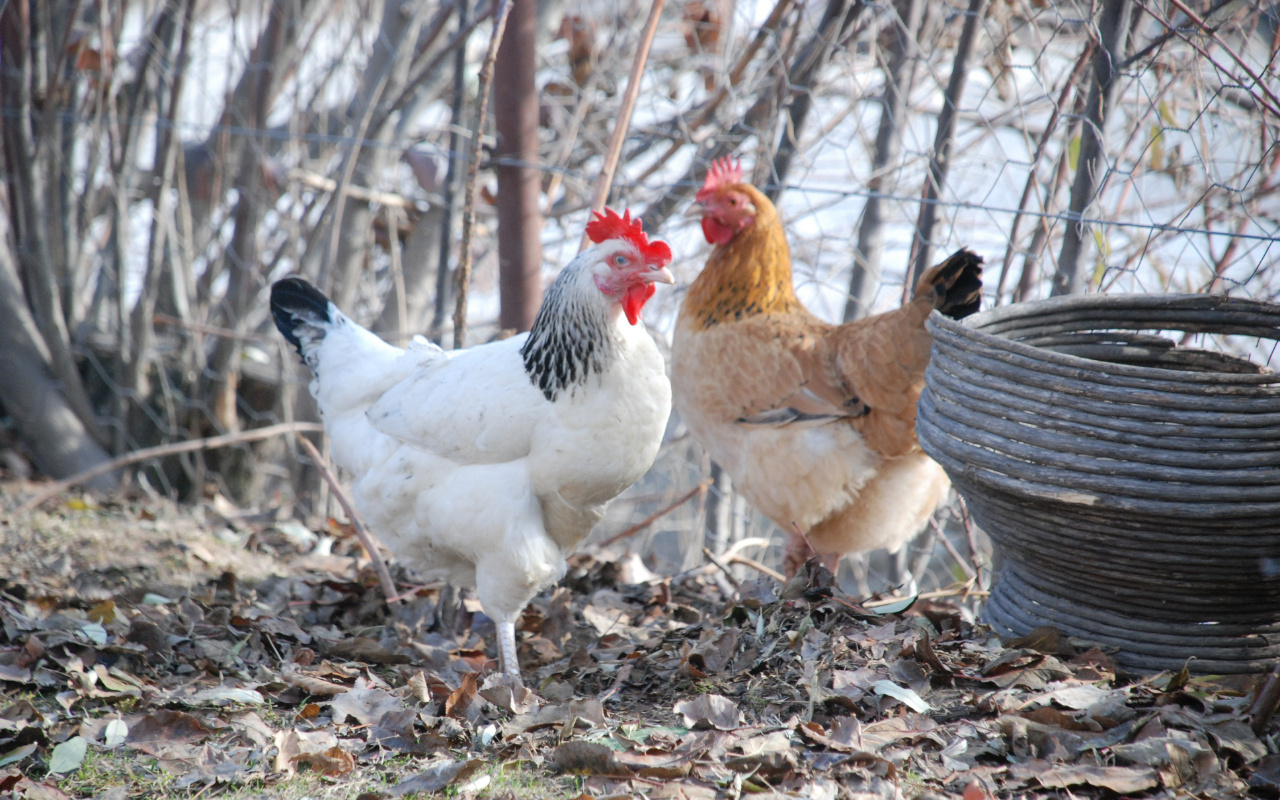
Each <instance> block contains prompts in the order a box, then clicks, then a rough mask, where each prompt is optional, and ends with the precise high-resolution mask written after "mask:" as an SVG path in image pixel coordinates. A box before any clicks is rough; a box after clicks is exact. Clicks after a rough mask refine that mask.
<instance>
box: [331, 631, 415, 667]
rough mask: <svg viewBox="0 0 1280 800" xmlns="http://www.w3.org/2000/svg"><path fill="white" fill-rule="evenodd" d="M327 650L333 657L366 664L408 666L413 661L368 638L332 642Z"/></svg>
mask: <svg viewBox="0 0 1280 800" xmlns="http://www.w3.org/2000/svg"><path fill="white" fill-rule="evenodd" d="M325 650H326V652H327V653H328V654H329V655H331V656H338V657H340V658H346V659H350V660H352V661H363V662H365V663H366V664H408V663H409V661H410V660H411V659H410V658H409V656H407V655H405V654H404V653H397V652H395V651H393V650H388V649H387V648H385V647H383V646H382V645H380V644H378V643H377V642H376V641H375V640H373V639H370V638H368V637H366V636H357V637H355V638H353V639H342V640H340V641H337V642H331V643H329V645H328V646H327V647H326V648H325Z"/></svg>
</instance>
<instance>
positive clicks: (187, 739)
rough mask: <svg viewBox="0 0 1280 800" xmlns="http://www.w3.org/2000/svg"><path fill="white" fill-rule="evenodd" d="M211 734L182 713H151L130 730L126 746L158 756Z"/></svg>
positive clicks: (194, 718) (165, 711) (199, 722)
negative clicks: (169, 749) (171, 748)
mask: <svg viewBox="0 0 1280 800" xmlns="http://www.w3.org/2000/svg"><path fill="white" fill-rule="evenodd" d="M212 734H213V731H211V730H209V729H208V728H207V727H205V724H204V723H203V722H201V721H200V720H199V719H197V718H196V717H194V716H192V715H191V714H188V713H186V712H185V711H170V710H169V709H161V710H159V711H154V712H152V713H150V714H148V715H146V716H145V717H143V718H142V719H140V720H138V721H137V722H135V723H133V725H131V726H130V727H129V735H128V737H127V738H126V739H125V740H124V742H125V744H126V745H128V746H130V747H133V748H136V749H138V750H141V751H143V752H144V753H150V754H151V755H160V754H161V753H162V752H163V751H164V750H165V749H167V748H170V747H173V746H175V745H184V744H194V743H195V742H202V741H204V740H205V739H207V738H209V737H210V736H211V735H212Z"/></svg>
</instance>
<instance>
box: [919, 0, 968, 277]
mask: <svg viewBox="0 0 1280 800" xmlns="http://www.w3.org/2000/svg"><path fill="white" fill-rule="evenodd" d="M986 10H987V0H969V9H968V11H966V12H965V18H964V27H963V28H962V29H961V31H960V41H959V42H958V43H957V44H956V55H955V59H954V60H953V61H952V65H951V79H950V81H948V83H947V91H946V93H945V94H943V96H942V113H941V114H939V115H938V131H937V135H936V136H934V139H933V154H932V156H931V157H930V158H929V174H928V176H927V177H926V178H925V183H924V196H923V197H922V198H921V202H920V218H919V221H918V222H917V223H916V232H915V235H914V236H913V237H912V239H911V263H912V268H911V275H910V277H909V278H908V279H907V280H906V281H905V282H904V283H903V287H902V291H903V294H902V296H903V299H904V300H905V299H906V298H907V297H909V296H910V292H911V289H912V288H913V287H914V286H915V285H916V280H917V279H919V277H920V275H921V274H923V273H924V271H925V270H926V269H928V268H929V267H930V265H931V264H932V261H933V226H934V222H935V221H936V220H937V218H938V202H937V201H938V198H939V197H941V196H942V188H943V187H944V186H945V185H946V183H947V172H948V170H950V168H951V147H952V144H953V143H954V139H955V132H956V108H957V107H958V106H959V104H960V96H961V95H962V94H963V93H964V84H965V78H966V77H967V76H968V72H969V57H970V56H971V55H972V54H973V47H974V44H975V43H976V41H977V38H978V26H979V25H981V24H982V18H983V16H984V15H985V14H986Z"/></svg>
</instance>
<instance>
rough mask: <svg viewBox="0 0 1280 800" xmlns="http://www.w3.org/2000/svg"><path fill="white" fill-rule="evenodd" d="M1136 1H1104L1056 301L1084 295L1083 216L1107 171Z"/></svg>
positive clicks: (1054, 291) (1053, 291) (1056, 276)
mask: <svg viewBox="0 0 1280 800" xmlns="http://www.w3.org/2000/svg"><path fill="white" fill-rule="evenodd" d="M1132 14H1133V0H1105V1H1104V2H1103V4H1102V17H1101V19H1100V20H1099V21H1098V29H1099V33H1100V34H1101V37H1102V46H1101V47H1099V48H1097V50H1096V51H1095V52H1094V54H1093V85H1092V86H1091V87H1090V89H1089V101H1088V105H1087V107H1086V109H1085V123H1084V128H1083V130H1081V131H1080V155H1079V158H1078V159H1077V161H1076V177H1075V180H1074V181H1073V182H1072V184H1071V201H1070V203H1069V205H1068V207H1067V229H1066V230H1065V231H1064V232H1063V236H1062V250H1061V252H1060V254H1059V256H1058V269H1057V271H1056V272H1055V273H1054V275H1053V288H1052V289H1051V290H1050V292H1049V295H1050V296H1051V297H1057V296H1059V295H1064V294H1078V293H1079V292H1080V288H1081V287H1080V256H1081V254H1082V253H1083V252H1084V249H1085V232H1086V230H1087V229H1088V226H1087V225H1085V223H1084V222H1083V221H1082V218H1083V217H1084V212H1085V210H1086V209H1088V208H1089V206H1090V205H1092V204H1093V200H1094V197H1095V195H1096V194H1097V189H1098V184H1099V178H1100V174H1099V173H1100V172H1101V171H1102V170H1103V169H1104V165H1103V150H1104V149H1105V145H1106V128H1107V115H1108V114H1109V112H1110V111H1111V101H1112V99H1113V98H1114V97H1115V89H1116V76H1117V74H1118V73H1117V71H1116V69H1115V65H1116V64H1119V63H1120V60H1121V56H1123V55H1124V49H1125V42H1126V40H1127V39H1128V38H1129V18H1130V17H1131V16H1132Z"/></svg>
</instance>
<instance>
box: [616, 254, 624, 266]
mask: <svg viewBox="0 0 1280 800" xmlns="http://www.w3.org/2000/svg"><path fill="white" fill-rule="evenodd" d="M613 265H614V266H615V267H625V266H626V265H627V257H626V256H621V255H619V256H614V257H613Z"/></svg>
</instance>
